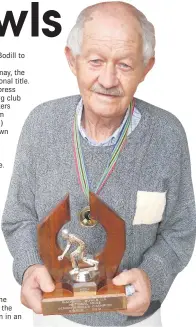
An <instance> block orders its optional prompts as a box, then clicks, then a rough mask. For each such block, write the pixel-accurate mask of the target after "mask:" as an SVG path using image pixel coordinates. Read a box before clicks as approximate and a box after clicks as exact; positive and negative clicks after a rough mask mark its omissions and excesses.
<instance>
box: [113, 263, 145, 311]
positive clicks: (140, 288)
mask: <svg viewBox="0 0 196 327" xmlns="http://www.w3.org/2000/svg"><path fill="white" fill-rule="evenodd" d="M113 283H114V284H115V285H128V284H132V285H133V286H134V288H135V293H134V294H133V295H131V296H128V298H127V309H126V310H122V311H120V313H122V314H125V315H129V316H143V314H144V313H145V312H146V311H147V309H148V307H149V305H150V300H151V284H150V279H149V278H148V275H147V274H146V273H145V272H144V271H143V270H142V269H138V268H133V269H130V270H127V271H124V272H122V273H120V274H119V275H118V276H116V277H115V278H113Z"/></svg>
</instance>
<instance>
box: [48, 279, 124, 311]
mask: <svg viewBox="0 0 196 327" xmlns="http://www.w3.org/2000/svg"><path fill="white" fill-rule="evenodd" d="M76 293H78V294H79V292H75V294H73V293H71V292H70V291H68V290H65V289H56V290H55V291H54V292H52V293H44V295H43V300H42V312H43V315H66V314H75V313H93V312H102V311H116V310H123V309H126V308H127V297H126V294H125V288H124V286H112V287H111V288H110V287H108V285H106V287H103V289H100V290H99V291H97V294H96V295H91V294H92V293H91V292H89V293H91V294H89V293H88V292H82V293H83V295H81V294H79V295H77V294H76Z"/></svg>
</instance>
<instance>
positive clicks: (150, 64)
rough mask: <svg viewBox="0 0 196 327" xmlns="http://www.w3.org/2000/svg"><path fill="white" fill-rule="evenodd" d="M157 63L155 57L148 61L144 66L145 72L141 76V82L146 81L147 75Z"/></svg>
mask: <svg viewBox="0 0 196 327" xmlns="http://www.w3.org/2000/svg"><path fill="white" fill-rule="evenodd" d="M154 63H155V57H152V58H150V60H149V61H148V63H147V65H146V66H145V68H144V72H143V76H142V78H141V82H143V81H144V79H145V77H146V75H147V74H148V72H149V71H150V70H151V69H152V67H153V66H154Z"/></svg>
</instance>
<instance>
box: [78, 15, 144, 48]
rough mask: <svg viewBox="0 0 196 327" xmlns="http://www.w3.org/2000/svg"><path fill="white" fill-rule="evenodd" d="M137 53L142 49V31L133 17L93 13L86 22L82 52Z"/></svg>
mask: <svg viewBox="0 0 196 327" xmlns="http://www.w3.org/2000/svg"><path fill="white" fill-rule="evenodd" d="M93 48H99V49H102V50H103V51H107V50H108V51H112V50H113V51H115V52H116V51H118V52H120V51H126V52H127V51H131V52H138V51H141V48H142V30H141V26H140V23H139V22H138V20H137V19H136V18H135V17H134V16H133V15H130V14H129V15H124V16H123V17H119V16H115V15H112V14H108V13H106V14H103V13H100V12H95V13H93V14H92V15H91V17H90V18H89V19H88V20H86V22H85V24H84V30H83V42H82V50H84V51H88V50H89V49H93Z"/></svg>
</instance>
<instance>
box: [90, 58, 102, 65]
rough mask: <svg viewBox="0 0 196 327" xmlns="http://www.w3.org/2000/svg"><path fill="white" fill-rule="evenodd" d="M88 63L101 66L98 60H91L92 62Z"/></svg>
mask: <svg viewBox="0 0 196 327" xmlns="http://www.w3.org/2000/svg"><path fill="white" fill-rule="evenodd" d="M90 63H91V64H93V65H96V66H98V65H100V64H101V60H100V59H92V60H90Z"/></svg>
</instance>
